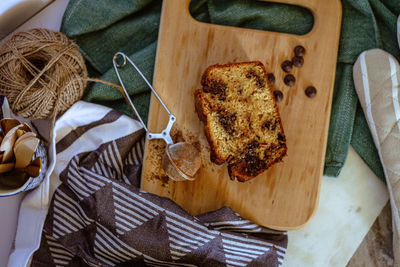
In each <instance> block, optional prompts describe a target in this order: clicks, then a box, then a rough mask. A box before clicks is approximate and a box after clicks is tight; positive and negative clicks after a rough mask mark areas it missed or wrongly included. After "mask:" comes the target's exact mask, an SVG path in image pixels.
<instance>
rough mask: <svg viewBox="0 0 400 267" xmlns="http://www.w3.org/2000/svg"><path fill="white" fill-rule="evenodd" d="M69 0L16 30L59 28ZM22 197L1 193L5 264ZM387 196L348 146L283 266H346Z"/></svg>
mask: <svg viewBox="0 0 400 267" xmlns="http://www.w3.org/2000/svg"><path fill="white" fill-rule="evenodd" d="M68 1H69V0H56V1H54V2H53V3H52V4H50V5H49V6H47V7H46V8H45V9H43V10H42V11H41V12H39V13H38V14H37V15H35V16H34V17H33V18H31V19H30V20H28V21H27V22H26V23H25V24H23V25H22V26H20V27H19V28H17V29H16V30H15V31H23V30H27V29H31V28H35V27H43V28H48V29H52V30H56V31H58V30H59V28H60V24H61V19H62V16H63V13H64V11H65V8H66V6H67V4H68ZM7 38H9V36H8V37H6V38H5V39H3V40H0V45H1V42H3V41H4V40H6V39H7ZM22 198H23V194H20V195H16V196H12V197H6V198H0V218H1V219H0V229H1V230H0V267H1V266H6V265H7V261H8V255H9V253H10V249H11V248H12V243H13V239H14V236H15V231H16V229H15V227H16V222H17V218H18V209H19V205H20V202H21V200H22ZM387 200H388V194H387V191H386V187H385V186H384V184H383V183H382V182H381V181H380V180H379V179H378V178H377V177H376V176H375V175H374V174H373V173H372V171H370V169H369V168H368V167H367V165H366V164H365V163H364V162H363V161H362V160H361V158H360V157H359V156H358V155H357V154H356V152H355V151H354V150H353V149H350V153H349V156H348V159H347V161H346V164H345V167H344V169H343V171H342V173H341V175H340V177H339V178H337V179H335V178H327V177H323V181H322V188H321V196H320V203H319V207H318V210H317V212H316V215H315V217H314V218H313V219H312V221H311V222H310V223H309V224H308V225H307V226H306V227H304V228H303V229H301V230H297V231H290V232H289V246H288V251H287V257H286V258H285V262H284V266H335V267H336V266H345V265H346V264H347V262H348V261H349V259H350V258H351V256H352V255H353V253H354V252H355V250H356V249H357V247H358V246H359V244H360V243H361V241H362V240H363V238H364V236H365V235H366V234H367V232H368V230H369V228H370V227H371V225H372V224H373V222H374V221H375V219H376V217H377V216H378V215H379V213H380V212H381V210H382V208H383V207H384V205H385V204H386V202H387ZM27 223H29V222H27Z"/></svg>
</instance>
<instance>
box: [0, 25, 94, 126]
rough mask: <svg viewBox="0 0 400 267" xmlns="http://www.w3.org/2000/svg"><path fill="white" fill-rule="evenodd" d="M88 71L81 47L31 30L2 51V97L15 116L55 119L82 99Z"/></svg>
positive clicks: (56, 34)
mask: <svg viewBox="0 0 400 267" xmlns="http://www.w3.org/2000/svg"><path fill="white" fill-rule="evenodd" d="M87 75H88V74H87V70H86V66H85V61H84V59H83V57H82V55H81V54H80V52H79V50H78V47H77V46H76V44H74V43H73V42H72V41H71V40H69V39H68V38H67V37H66V36H65V35H64V34H62V33H60V32H53V31H51V30H47V29H32V30H29V31H27V32H20V33H17V34H15V35H14V36H13V37H12V38H11V39H10V40H8V41H6V42H5V43H4V44H3V46H2V47H1V48H0V94H3V95H5V96H7V99H8V101H9V102H10V106H11V109H12V110H13V112H14V113H15V114H16V115H18V116H21V117H24V118H28V119H30V120H36V119H50V118H51V119H52V127H53V125H54V121H55V118H56V116H57V115H61V114H62V113H63V112H65V111H66V110H67V109H68V108H69V107H70V106H72V104H74V103H75V102H76V101H78V100H79V99H81V97H82V95H83V92H84V90H85V88H86V83H87V81H88V79H87Z"/></svg>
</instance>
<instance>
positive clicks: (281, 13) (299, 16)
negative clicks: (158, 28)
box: [189, 0, 314, 35]
mask: <svg viewBox="0 0 400 267" xmlns="http://www.w3.org/2000/svg"><path fill="white" fill-rule="evenodd" d="M189 13H190V15H191V16H192V17H193V18H194V19H195V20H197V21H200V22H204V23H210V24H217V25H225V26H234V27H239V28H247V29H256V30H265V31H272V32H280V33H288V34H295V35H305V34H307V33H309V32H310V31H311V30H312V28H313V26H314V16H313V14H312V12H311V11H310V10H309V9H307V8H305V7H301V6H296V5H290V4H283V3H272V2H266V1H258V0H252V1H239V0H231V1H213V2H212V3H210V4H208V1H205V0H192V1H190V5H189ZM211 22H212V23H211Z"/></svg>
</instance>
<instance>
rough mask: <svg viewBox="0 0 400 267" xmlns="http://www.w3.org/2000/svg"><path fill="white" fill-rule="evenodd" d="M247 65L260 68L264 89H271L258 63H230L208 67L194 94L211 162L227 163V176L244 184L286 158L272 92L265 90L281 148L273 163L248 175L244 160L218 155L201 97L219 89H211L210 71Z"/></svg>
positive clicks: (284, 142) (247, 167) (204, 100)
mask: <svg viewBox="0 0 400 267" xmlns="http://www.w3.org/2000/svg"><path fill="white" fill-rule="evenodd" d="M248 64H254V65H257V66H260V67H261V68H262V70H263V73H264V78H265V82H266V83H267V86H266V87H268V88H271V85H270V84H269V81H268V79H267V77H266V73H267V72H266V70H265V67H264V65H263V64H262V63H261V62H260V61H250V62H240V63H230V64H224V65H220V64H216V65H212V66H209V67H208V68H207V69H206V70H205V72H204V74H203V76H202V78H201V85H202V86H203V89H197V90H196V91H195V92H194V98H195V109H196V113H197V115H198V117H199V119H200V120H201V121H202V122H203V123H204V133H205V136H206V138H207V141H208V143H209V144H210V148H211V150H210V159H211V161H212V162H214V163H216V164H218V165H219V164H223V163H224V162H228V173H229V176H230V177H231V179H235V178H236V179H237V180H238V181H240V182H245V181H248V180H250V179H252V178H254V177H256V176H258V175H259V174H261V173H262V172H264V171H265V170H266V169H268V168H269V167H270V166H272V165H273V164H275V163H277V162H280V161H282V158H283V157H284V156H286V154H287V146H286V137H285V134H284V131H283V125H282V120H281V118H280V115H279V110H278V106H277V104H276V101H275V98H274V95H273V92H272V90H267V91H268V93H269V94H270V96H271V99H272V101H273V106H274V111H275V114H276V117H275V118H276V122H279V125H280V130H281V131H280V137H281V139H282V140H279V144H280V145H281V147H280V150H277V151H279V155H278V156H277V157H276V158H275V159H274V160H273V161H270V162H268V163H266V165H265V166H263V167H262V168H260V169H257V170H255V171H252V172H250V173H249V172H246V171H245V170H250V169H251V168H252V166H250V165H249V164H247V163H246V161H245V160H243V159H242V160H239V161H237V160H232V159H231V158H229V157H224V156H223V155H220V154H218V149H217V145H216V142H215V141H214V140H213V138H212V136H211V131H210V127H211V126H210V120H209V118H208V116H209V115H208V114H207V108H206V105H208V104H209V103H207V100H206V99H205V98H204V96H203V94H205V92H204V90H218V89H219V88H218V84H217V86H216V88H212V86H214V87H215V81H214V80H213V79H212V77H211V76H210V71H211V70H212V69H214V68H220V67H224V68H226V67H232V66H240V65H248ZM212 83H214V84H212Z"/></svg>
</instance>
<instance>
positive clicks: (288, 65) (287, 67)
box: [281, 60, 293, 72]
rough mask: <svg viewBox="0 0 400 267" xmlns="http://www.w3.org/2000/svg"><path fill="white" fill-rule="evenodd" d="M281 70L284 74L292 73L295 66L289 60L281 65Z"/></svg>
mask: <svg viewBox="0 0 400 267" xmlns="http://www.w3.org/2000/svg"><path fill="white" fill-rule="evenodd" d="M281 68H282V69H283V71H284V72H291V71H292V68H293V64H292V62H291V61H289V60H285V61H283V62H282V64H281Z"/></svg>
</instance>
